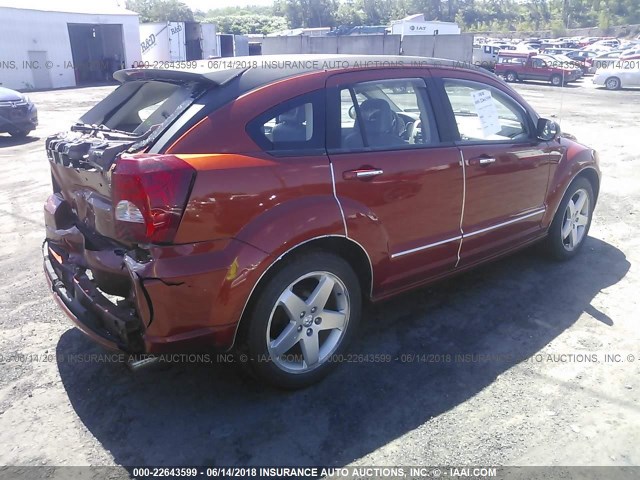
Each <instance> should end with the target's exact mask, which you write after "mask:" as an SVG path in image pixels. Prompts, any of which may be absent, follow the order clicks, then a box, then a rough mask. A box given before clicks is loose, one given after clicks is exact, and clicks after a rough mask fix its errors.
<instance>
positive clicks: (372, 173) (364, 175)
mask: <svg viewBox="0 0 640 480" xmlns="http://www.w3.org/2000/svg"><path fill="white" fill-rule="evenodd" d="M383 173H384V171H383V170H382V169H380V168H359V169H357V170H347V171H346V172H343V173H342V178H344V179H345V180H367V179H369V178H373V177H377V176H378V175H382V174H383Z"/></svg>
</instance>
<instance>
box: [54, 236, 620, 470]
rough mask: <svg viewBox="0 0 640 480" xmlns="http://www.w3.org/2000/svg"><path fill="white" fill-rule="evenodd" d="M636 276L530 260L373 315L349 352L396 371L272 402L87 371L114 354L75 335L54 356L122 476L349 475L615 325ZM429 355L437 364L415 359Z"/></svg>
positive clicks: (501, 264)
mask: <svg viewBox="0 0 640 480" xmlns="http://www.w3.org/2000/svg"><path fill="white" fill-rule="evenodd" d="M629 267H630V264H629V262H628V261H627V259H626V257H625V255H624V254H623V252H621V251H620V250H618V249H617V248H615V247H614V246H612V245H610V244H607V243H605V242H603V241H601V240H598V239H595V238H588V239H587V241H586V243H585V245H584V249H583V251H582V252H581V254H580V255H579V256H577V257H576V258H575V259H573V260H572V261H570V262H565V263H555V262H550V261H547V260H545V259H543V257H541V256H540V255H539V254H538V253H537V251H536V250H535V249H531V248H530V249H527V250H525V251H523V252H521V253H519V254H516V255H514V256H511V257H508V258H506V259H503V260H501V261H498V262H495V263H493V264H490V265H487V266H485V267H481V268H480V269H476V270H475V271H472V272H469V273H467V274H464V275H460V276H458V277H455V278H453V279H450V280H448V281H445V282H441V283H439V284H436V285H435V286H432V287H429V288H423V289H420V290H417V291H414V292H412V293H409V294H404V295H402V296H400V297H396V298H395V299H393V300H390V301H387V302H385V303H384V304H381V305H377V306H371V307H368V308H367V309H366V311H365V316H364V319H363V323H362V325H361V329H360V333H359V335H358V336H357V339H356V341H355V342H354V344H353V346H352V348H351V349H350V350H351V352H353V353H354V354H356V355H358V354H363V355H364V354H373V355H375V354H382V355H387V356H388V357H386V358H391V361H377V362H376V360H375V357H370V360H371V361H362V360H364V358H359V357H357V356H353V357H348V358H347V360H349V361H348V362H344V363H343V364H342V365H340V366H339V368H338V369H337V370H335V371H334V372H333V373H332V374H331V375H330V376H329V377H327V378H326V379H325V380H324V381H323V382H321V383H320V384H318V385H315V386H312V387H310V388H308V389H306V390H303V391H297V392H283V391H278V390H274V389H270V388H268V387H265V386H262V385H260V384H257V383H255V382H254V381H252V380H251V379H249V378H246V377H245V376H242V375H239V374H238V370H237V369H236V368H234V367H233V365H230V364H215V365H203V364H191V365H185V364H181V365H174V366H171V367H169V368H165V369H154V368H152V369H150V370H147V371H144V370H142V371H137V372H130V371H128V370H127V369H126V368H125V367H124V366H123V365H122V364H118V363H109V362H105V363H102V362H100V361H90V362H85V361H81V360H78V359H82V358H85V359H86V357H87V356H88V355H91V354H101V353H102V354H104V353H105V351H104V350H102V349H101V348H100V347H98V346H96V345H94V344H93V343H92V342H91V341H89V340H88V339H87V338H85V337H84V336H83V335H82V334H81V333H79V332H78V330H76V329H72V330H69V331H67V332H65V333H64V334H63V335H62V337H61V338H60V340H59V342H58V345H57V355H58V359H60V358H63V357H64V358H66V359H69V360H68V361H63V362H61V363H59V364H58V368H59V372H60V377H61V379H62V383H63V385H64V388H65V389H66V391H67V394H68V396H69V400H70V402H71V405H72V406H73V408H74V410H75V412H76V413H77V415H78V417H79V418H80V420H81V421H82V422H83V423H84V425H86V427H87V429H88V430H89V431H90V432H91V433H92V434H93V435H94V436H95V437H96V439H97V440H98V441H99V442H100V443H101V444H102V445H103V447H104V448H105V449H106V450H108V451H109V452H110V453H111V454H112V455H113V458H114V461H115V462H116V463H117V464H119V465H125V466H131V465H186V464H193V465H327V466H342V465H345V464H347V463H349V462H352V461H353V460H354V459H357V458H360V457H362V456H364V455H366V454H368V453H370V452H372V451H374V450H376V449H377V448H379V447H381V446H383V445H385V444H387V443H389V442H391V441H392V440H394V439H396V438H398V437H400V436H402V435H403V434H405V433H407V432H409V431H411V430H413V429H415V428H417V427H419V426H420V425H422V424H424V423H425V422H427V421H429V419H431V418H432V417H436V416H438V415H440V414H442V413H443V412H446V411H448V410H450V409H452V408H454V407H456V406H457V405H459V404H461V403H463V402H465V401H466V400H468V399H469V398H471V397H472V396H474V395H475V394H477V393H478V392H479V391H480V390H482V389H483V388H485V387H486V386H488V385H490V384H491V383H492V382H493V381H494V379H495V378H496V377H497V376H498V375H500V374H501V373H503V372H504V371H506V370H508V369H509V368H511V367H512V366H514V365H517V364H518V363H520V362H523V361H525V360H526V359H528V358H530V357H532V356H533V355H534V354H535V353H536V352H538V351H539V350H540V349H542V348H543V347H544V346H545V345H547V344H548V343H549V342H550V341H551V340H553V339H554V338H555V337H557V336H558V335H561V334H562V333H563V332H564V331H565V330H566V329H567V328H569V327H570V326H571V325H572V324H573V323H574V322H575V321H576V320H577V319H578V318H579V317H580V315H581V314H583V312H588V313H589V314H590V315H592V317H593V319H592V321H593V322H603V323H604V324H605V325H612V324H614V323H615V319H612V318H609V317H608V316H607V315H606V314H605V313H603V312H600V311H598V310H597V309H595V308H594V307H592V306H591V301H592V299H593V298H594V296H595V295H596V294H598V292H600V291H601V290H602V289H604V288H606V287H609V286H611V285H614V284H616V283H617V282H619V281H620V280H621V279H622V278H623V277H624V276H625V275H626V273H627V271H628V270H629ZM422 354H425V355H428V354H431V355H432V356H431V357H425V358H420V357H411V355H422ZM447 355H449V357H447ZM447 358H448V360H447ZM480 358H484V360H479V359H480ZM73 359H75V361H71V360H73ZM384 359H385V358H384V357H383V358H382V359H380V358H379V359H378V360H384ZM474 359H475V360H474Z"/></svg>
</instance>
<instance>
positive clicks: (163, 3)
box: [126, 0, 194, 23]
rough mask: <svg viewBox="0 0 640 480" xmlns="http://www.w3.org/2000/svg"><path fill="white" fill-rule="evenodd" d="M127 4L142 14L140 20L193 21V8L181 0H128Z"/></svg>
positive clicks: (129, 7)
mask: <svg viewBox="0 0 640 480" xmlns="http://www.w3.org/2000/svg"><path fill="white" fill-rule="evenodd" d="M126 6H127V8H128V9H129V10H132V11H134V12H136V13H138V14H139V15H140V22H143V23H145V22H191V21H193V20H194V16H193V12H192V11H191V9H190V8H189V7H188V6H187V5H186V4H184V3H183V2H181V1H180V0H127V1H126Z"/></svg>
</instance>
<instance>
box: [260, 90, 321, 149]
mask: <svg viewBox="0 0 640 480" xmlns="http://www.w3.org/2000/svg"><path fill="white" fill-rule="evenodd" d="M247 133H248V134H249V135H250V136H251V138H252V139H253V141H254V142H256V144H258V145H259V146H260V147H261V148H262V149H263V150H266V151H268V152H271V153H273V154H282V155H312V154H317V153H320V152H323V151H324V95H323V92H322V91H321V90H318V91H315V92H312V93H309V94H305V95H301V96H299V97H295V98H293V99H291V100H288V101H287V102H284V103H281V104H279V105H277V106H275V107H273V108H271V109H269V110H267V111H266V112H264V113H262V114H260V115H259V116H258V117H256V118H255V119H253V120H252V121H250V122H249V123H248V125H247Z"/></svg>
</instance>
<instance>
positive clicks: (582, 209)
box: [546, 178, 594, 260]
mask: <svg viewBox="0 0 640 480" xmlns="http://www.w3.org/2000/svg"><path fill="white" fill-rule="evenodd" d="M593 207H594V196H593V188H592V186H591V183H589V181H588V180H587V179H586V178H577V179H576V180H574V181H573V183H572V184H571V185H570V186H569V188H568V189H567V193H566V194H565V196H564V197H563V198H562V201H561V202H560V206H559V207H558V211H557V212H556V216H555V217H554V218H553V221H552V222H551V227H550V228H549V234H548V237H547V239H546V243H547V247H548V251H549V253H550V254H551V255H552V256H553V257H554V258H556V259H558V260H567V259H569V258H571V257H573V256H574V255H576V254H577V253H578V251H579V250H580V248H581V247H582V245H583V244H584V240H585V238H586V237H587V234H588V233H589V227H590V226H591V217H592V215H593Z"/></svg>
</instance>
